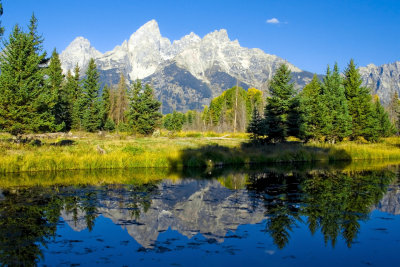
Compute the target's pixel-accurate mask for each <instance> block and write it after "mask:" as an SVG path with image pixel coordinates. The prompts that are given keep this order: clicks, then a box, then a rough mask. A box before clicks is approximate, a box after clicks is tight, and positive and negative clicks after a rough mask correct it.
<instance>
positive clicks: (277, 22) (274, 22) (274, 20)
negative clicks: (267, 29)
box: [267, 18, 281, 24]
mask: <svg viewBox="0 0 400 267" xmlns="http://www.w3.org/2000/svg"><path fill="white" fill-rule="evenodd" d="M267 23H269V24H279V23H281V22H280V21H279V20H278V19H277V18H272V19H267Z"/></svg>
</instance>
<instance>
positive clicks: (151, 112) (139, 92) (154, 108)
mask: <svg viewBox="0 0 400 267" xmlns="http://www.w3.org/2000/svg"><path fill="white" fill-rule="evenodd" d="M129 101H130V103H129V124H130V126H131V127H132V130H133V131H134V132H136V133H139V134H143V135H149V134H152V133H153V132H154V130H155V129H156V127H158V126H159V125H160V119H161V117H162V115H161V113H160V112H159V110H160V106H161V103H160V102H159V101H157V100H156V99H155V98H154V94H153V89H152V88H151V87H150V85H148V84H146V85H145V87H144V88H143V87H142V84H141V82H140V81H139V80H137V81H136V82H135V83H134V84H133V88H132V90H131V96H130V99H129Z"/></svg>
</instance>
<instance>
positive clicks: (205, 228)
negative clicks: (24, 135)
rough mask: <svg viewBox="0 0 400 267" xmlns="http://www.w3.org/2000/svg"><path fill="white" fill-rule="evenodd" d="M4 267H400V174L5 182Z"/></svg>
mask: <svg viewBox="0 0 400 267" xmlns="http://www.w3.org/2000/svg"><path fill="white" fill-rule="evenodd" d="M0 188H1V190H0V263H1V265H25V266H30V265H35V264H36V265H39V266H63V265H65V266H93V265H100V266H101V265H108V266H204V265H206V266H245V265H248V266H251V265H262V266H266V265H268V266H338V265H345V266H347V265H352V266H368V265H373V266H397V265H398V264H399V263H398V253H399V249H400V216H399V214H400V185H399V180H398V167H397V166H393V165H392V166H384V167H379V168H378V167H376V168H371V167H370V166H369V165H368V164H367V166H366V167H365V168H364V167H362V168H360V167H357V168H355V167H354V168H353V167H351V166H339V167H332V166H324V167H315V166H283V165H282V166H273V167H271V166H270V167H258V168H251V169H249V168H248V169H218V170H213V171H205V172H197V171H194V170H191V171H189V172H185V173H179V174H171V173H165V172H164V173H163V172H161V173H159V172H157V171H154V170H153V171H150V172H149V173H148V171H143V170H137V171H136V170H130V171H123V170H119V171H101V172H96V173H82V172H64V173H62V174H60V173H57V174H40V173H39V174H19V175H14V176H10V175H9V176H8V177H2V178H1V180H0Z"/></svg>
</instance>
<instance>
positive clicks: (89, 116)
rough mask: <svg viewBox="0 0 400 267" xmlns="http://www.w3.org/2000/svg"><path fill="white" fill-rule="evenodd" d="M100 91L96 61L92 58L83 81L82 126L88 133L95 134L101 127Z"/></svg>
mask: <svg viewBox="0 0 400 267" xmlns="http://www.w3.org/2000/svg"><path fill="white" fill-rule="evenodd" d="M99 90H100V85H99V73H98V71H97V67H96V63H95V62H94V59H93V58H91V59H90V61H89V66H88V69H87V71H86V77H85V79H84V80H83V86H82V99H81V107H83V112H82V125H83V128H84V129H85V130H86V131H88V132H94V131H96V130H98V129H100V127H101V114H100V109H101V104H100V101H99Z"/></svg>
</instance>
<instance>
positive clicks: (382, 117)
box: [373, 96, 396, 141]
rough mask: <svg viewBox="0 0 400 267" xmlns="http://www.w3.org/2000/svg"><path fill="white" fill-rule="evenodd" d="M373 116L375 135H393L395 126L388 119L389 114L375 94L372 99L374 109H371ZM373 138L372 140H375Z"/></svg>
mask: <svg viewBox="0 0 400 267" xmlns="http://www.w3.org/2000/svg"><path fill="white" fill-rule="evenodd" d="M373 116H374V117H375V119H376V122H377V124H376V132H377V134H376V135H377V136H378V138H379V137H389V136H391V135H393V134H394V133H395V132H396V131H395V127H394V126H393V124H392V123H391V122H390V120H389V115H388V113H387V112H386V111H385V109H384V108H383V106H382V105H381V102H380V101H379V97H378V96H375V99H374V109H373ZM376 140H377V139H376ZM376 140H375V139H374V140H373V141H376Z"/></svg>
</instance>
